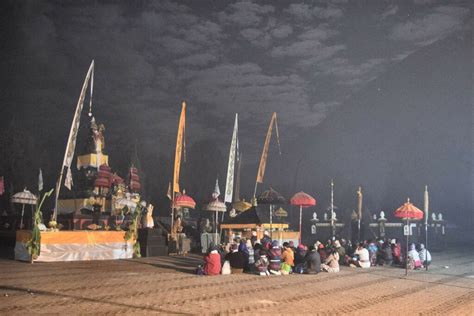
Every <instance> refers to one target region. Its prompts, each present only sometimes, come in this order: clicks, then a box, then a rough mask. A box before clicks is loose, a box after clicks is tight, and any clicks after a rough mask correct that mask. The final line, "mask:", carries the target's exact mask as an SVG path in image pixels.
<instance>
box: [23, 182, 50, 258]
mask: <svg viewBox="0 0 474 316" xmlns="http://www.w3.org/2000/svg"><path fill="white" fill-rule="evenodd" d="M53 191H54V189H51V190H50V191H49V192H46V193H45V194H44V195H43V198H42V199H41V202H40V204H39V205H38V207H37V208H36V211H35V214H34V216H33V218H34V221H33V230H32V232H31V239H30V240H28V242H27V243H26V249H27V250H28V253H29V254H30V258H31V262H33V260H35V259H37V258H38V257H39V255H40V253H41V232H40V229H39V225H40V224H42V223H43V213H42V212H41V208H42V206H43V203H44V200H46V198H47V197H49V196H50V195H51V194H52V193H53Z"/></svg>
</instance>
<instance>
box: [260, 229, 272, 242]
mask: <svg viewBox="0 0 474 316" xmlns="http://www.w3.org/2000/svg"><path fill="white" fill-rule="evenodd" d="M260 243H261V244H262V245H266V244H271V243H272V239H271V237H270V233H269V232H268V231H264V232H263V237H262V239H260Z"/></svg>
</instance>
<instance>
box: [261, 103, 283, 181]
mask: <svg viewBox="0 0 474 316" xmlns="http://www.w3.org/2000/svg"><path fill="white" fill-rule="evenodd" d="M273 125H275V132H276V136H277V142H278V151H279V153H280V155H281V149H280V136H279V134H278V125H277V116H276V112H273V115H272V119H271V121H270V125H269V126H268V132H267V137H266V138H265V144H264V146H263V151H262V156H261V158H260V164H259V166H258V172H257V183H263V176H264V175H265V167H266V165H267V156H268V148H269V147H270V139H271V138H272V130H273Z"/></svg>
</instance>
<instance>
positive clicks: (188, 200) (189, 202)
mask: <svg viewBox="0 0 474 316" xmlns="http://www.w3.org/2000/svg"><path fill="white" fill-rule="evenodd" d="M173 206H174V207H186V208H191V209H194V208H195V207H196V202H194V200H193V198H192V197H190V196H189V195H186V192H185V191H183V194H181V195H178V196H176V197H175V199H174V203H173Z"/></svg>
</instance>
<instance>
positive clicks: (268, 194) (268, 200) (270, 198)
mask: <svg viewBox="0 0 474 316" xmlns="http://www.w3.org/2000/svg"><path fill="white" fill-rule="evenodd" d="M257 203H258V204H268V205H270V235H271V236H270V237H273V227H272V226H273V208H274V205H278V204H285V203H286V200H285V198H284V197H283V196H282V195H281V194H280V193H278V192H277V191H275V190H273V188H272V187H270V189H268V190H267V191H265V192H263V193H262V194H260V196H259V197H258V198H257Z"/></svg>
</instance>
